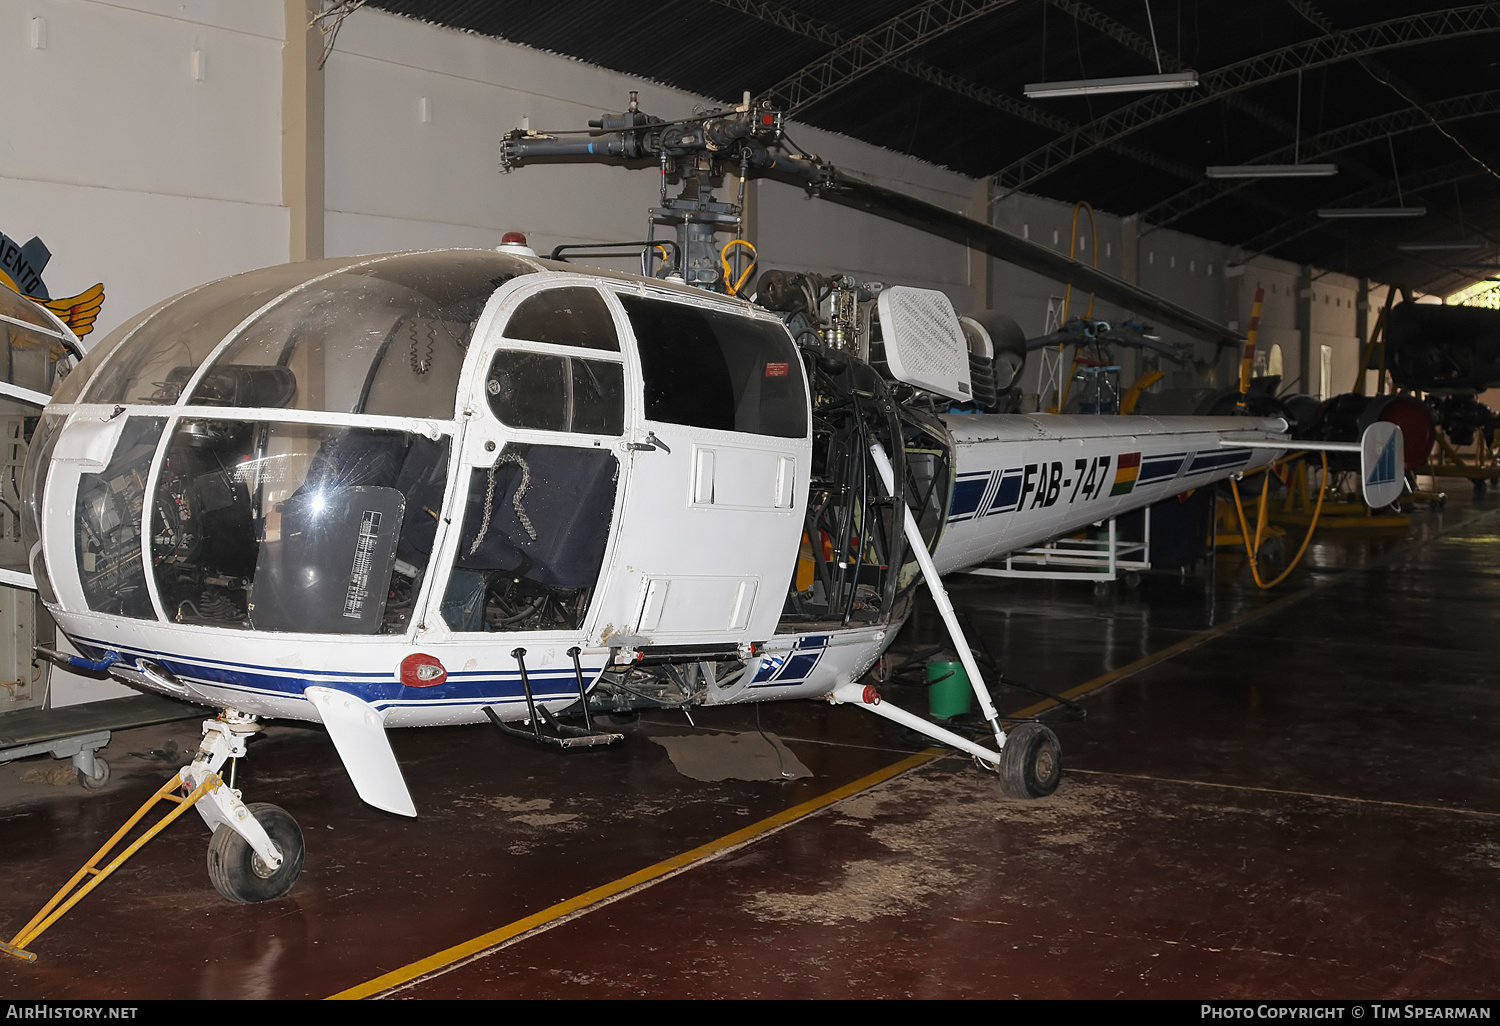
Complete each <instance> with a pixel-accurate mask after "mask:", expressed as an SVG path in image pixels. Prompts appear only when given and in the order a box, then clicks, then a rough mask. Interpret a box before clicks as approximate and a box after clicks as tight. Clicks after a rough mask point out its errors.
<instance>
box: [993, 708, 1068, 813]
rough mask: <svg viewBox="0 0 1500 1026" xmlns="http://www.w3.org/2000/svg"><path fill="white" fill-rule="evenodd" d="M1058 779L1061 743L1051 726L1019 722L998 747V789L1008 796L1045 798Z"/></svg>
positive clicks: (1060, 769)
mask: <svg viewBox="0 0 1500 1026" xmlns="http://www.w3.org/2000/svg"><path fill="white" fill-rule="evenodd" d="M1061 782H1062V746H1061V745H1059V744H1058V743H1057V735H1056V734H1054V733H1052V730H1051V728H1049V727H1045V726H1043V725H1042V724H1040V723H1022V724H1020V725H1019V726H1017V727H1016V728H1015V729H1014V730H1011V731H1010V732H1009V733H1007V734H1006V736H1005V747H1004V748H1002V749H1001V750H1000V790H1001V791H1002V792H1004V793H1005V795H1006V796H1007V797H1009V798H1045V797H1047V796H1048V795H1049V794H1051V793H1052V792H1053V791H1056V790H1057V785H1058V784H1059V783H1061Z"/></svg>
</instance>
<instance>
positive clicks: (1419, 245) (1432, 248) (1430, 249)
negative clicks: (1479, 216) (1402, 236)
mask: <svg viewBox="0 0 1500 1026" xmlns="http://www.w3.org/2000/svg"><path fill="white" fill-rule="evenodd" d="M1484 245H1486V243H1485V242H1484V240H1482V239H1454V240H1452V241H1451V242H1398V243H1397V244H1396V248H1397V249H1399V250H1402V251H1404V252H1407V253H1462V252H1464V251H1465V250H1470V249H1478V248H1479V247H1481V246H1484Z"/></svg>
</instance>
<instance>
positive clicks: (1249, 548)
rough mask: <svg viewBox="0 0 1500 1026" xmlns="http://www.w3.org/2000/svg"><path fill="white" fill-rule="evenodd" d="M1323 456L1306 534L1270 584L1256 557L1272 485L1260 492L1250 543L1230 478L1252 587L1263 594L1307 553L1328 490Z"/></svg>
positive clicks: (1236, 485) (1234, 483)
mask: <svg viewBox="0 0 1500 1026" xmlns="http://www.w3.org/2000/svg"><path fill="white" fill-rule="evenodd" d="M1301 455H1302V454H1301V453H1298V454H1297V455H1296V456H1293V457H1291V459H1299V458H1300V457H1301ZM1322 456H1323V487H1321V488H1319V489H1318V505H1317V506H1316V507H1315V508H1314V509H1313V515H1312V523H1310V524H1308V525H1307V534H1306V535H1305V536H1304V537H1303V539H1302V547H1301V548H1299V549H1298V550H1297V554H1296V555H1295V556H1293V557H1292V561H1291V562H1290V563H1288V564H1287V568H1286V569H1285V570H1283V571H1282V572H1281V573H1280V574H1279V575H1278V576H1277V577H1276V579H1275V580H1273V581H1271V582H1270V583H1269V584H1267V583H1265V582H1263V581H1262V580H1261V579H1260V562H1259V556H1260V543H1261V542H1262V541H1263V540H1264V539H1265V534H1266V497H1267V496H1268V495H1269V494H1270V492H1271V483H1270V482H1269V481H1267V482H1265V484H1264V485H1263V486H1262V487H1261V490H1260V504H1259V505H1260V509H1259V511H1258V512H1257V514H1256V517H1255V541H1254V542H1253V543H1252V542H1251V540H1250V529H1249V526H1248V525H1247V524H1246V523H1245V507H1244V505H1243V504H1242V503H1241V502H1240V485H1239V482H1238V481H1235V480H1233V479H1231V480H1230V482H1229V487H1230V489H1231V490H1232V491H1233V492H1234V508H1235V510H1237V511H1238V512H1239V515H1240V533H1241V534H1242V535H1244V538H1245V555H1247V556H1249V557H1250V574H1251V576H1252V577H1254V578H1255V586H1256V587H1258V588H1260V589H1261V590H1262V591H1268V590H1270V589H1271V588H1274V587H1276V585H1278V584H1280V583H1281V582H1282V581H1284V580H1286V578H1287V575H1288V574H1290V573H1291V572H1292V571H1293V570H1295V569H1297V564H1298V563H1300V562H1302V554H1303V553H1305V552H1306V551H1307V543H1308V542H1310V541H1312V536H1313V532H1314V531H1315V530H1317V528H1318V514H1319V513H1321V512H1322V511H1323V495H1324V493H1325V492H1327V491H1328V454H1327V453H1326V452H1325V453H1323V454H1322ZM1266 474H1267V476H1269V474H1270V469H1269V468H1267V470H1266Z"/></svg>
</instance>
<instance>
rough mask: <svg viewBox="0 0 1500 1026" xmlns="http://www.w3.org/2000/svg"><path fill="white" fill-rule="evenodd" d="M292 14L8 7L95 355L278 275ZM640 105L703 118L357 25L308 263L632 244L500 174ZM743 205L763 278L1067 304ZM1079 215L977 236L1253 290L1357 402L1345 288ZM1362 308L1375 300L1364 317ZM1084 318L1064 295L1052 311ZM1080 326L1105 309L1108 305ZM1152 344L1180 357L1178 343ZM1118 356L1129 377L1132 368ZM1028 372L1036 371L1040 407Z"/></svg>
mask: <svg viewBox="0 0 1500 1026" xmlns="http://www.w3.org/2000/svg"><path fill="white" fill-rule="evenodd" d="M285 17H286V16H285V6H284V3H283V0H234V2H232V3H229V2H225V0H108V2H104V0H0V88H4V90H5V94H6V95H7V97H9V98H10V99H11V100H12V104H11V109H12V111H13V112H14V114H13V117H14V121H13V122H12V125H11V127H10V131H9V132H8V137H7V145H5V146H4V147H0V231H3V232H5V233H6V234H7V235H9V236H10V237H11V238H13V239H15V240H17V241H20V242H24V241H26V240H27V239H29V238H31V237H32V236H33V235H39V236H41V237H42V239H43V240H44V241H45V242H46V244H47V245H48V246H49V247H50V248H51V250H52V252H53V258H52V261H51V263H50V264H49V265H48V267H47V271H46V280H47V281H48V283H49V285H50V286H51V287H52V289H53V290H54V291H55V292H57V293H59V294H71V292H73V291H81V290H82V289H84V288H86V287H87V286H88V285H91V284H92V283H93V282H95V281H99V280H103V281H104V282H105V286H106V289H107V291H108V296H109V298H108V301H107V302H106V304H105V308H104V312H103V314H102V316H101V318H100V321H99V325H98V331H99V332H100V334H98V335H96V336H95V337H96V338H97V337H102V334H103V333H105V332H107V331H108V330H109V329H110V328H112V327H113V326H115V325H116V324H118V323H120V322H121V321H123V320H124V319H126V318H127V317H129V316H130V315H131V314H133V313H134V312H136V311H137V310H139V309H141V308H143V307H145V306H148V305H150V304H152V303H154V302H157V301H158V300H160V299H162V298H165V297H166V296H169V295H171V294H173V293H175V292H177V291H180V290H182V289H184V288H188V287H190V286H192V285H195V284H197V283H199V282H201V281H204V280H208V279H211V278H214V277H218V276H221V275H224V274H231V273H235V272H237V271H242V270H247V269H249V268H252V267H258V266H263V265H265V264H270V263H277V262H280V261H283V260H285V259H287V257H288V254H289V251H290V237H291V232H292V227H291V220H290V216H289V213H288V208H287V206H286V205H285V203H284V199H283V195H282V142H283V124H282V81H283V80H282V50H283V46H284V42H285ZM631 89H636V90H639V91H640V94H641V103H642V106H643V108H644V109H646V110H648V111H650V112H652V113H654V114H658V115H660V116H664V117H672V116H676V115H681V114H686V113H689V112H690V111H691V110H692V109H693V108H694V106H696V105H698V104H701V103H703V102H704V100H703V98H701V97H695V96H692V95H690V94H687V93H683V92H681V91H677V90H672V89H668V88H665V87H663V86H659V85H654V84H652V83H649V82H644V81H641V80H637V79H631V78H629V77H627V76H624V75H620V74H616V73H614V72H609V71H605V70H602V69H599V68H595V67H591V66H589V65H586V64H583V63H581V62H579V61H575V60H570V59H568V58H565V57H559V56H555V55H551V54H546V53H543V52H540V51H536V50H530V49H527V48H525V47H521V46H516V45H513V44H510V43H506V42H502V41H498V40H493V39H487V38H483V37H479V36H474V35H470V34H467V33H462V32H456V31H452V30H447V29H441V28H436V27H433V26H429V25H424V24H421V23H419V22H415V21H411V20H409V19H404V18H398V17H395V16H393V15H389V14H386V13H384V12H381V11H376V10H371V9H368V8H367V9H364V10H361V11H359V12H357V13H356V14H355V15H353V16H352V17H350V18H349V19H347V20H346V21H345V23H344V25H343V28H342V31H341V33H340V35H339V37H338V45H337V47H336V49H335V50H334V52H333V54H332V56H331V58H330V59H329V61H328V65H327V70H326V72H325V73H324V101H323V102H324V111H325V117H326V122H325V123H326V127H325V130H324V135H323V138H324V150H325V169H326V170H325V194H324V207H325V215H324V217H325V233H324V251H325V253H327V254H328V255H347V254H358V253H373V252H382V251H386V250H392V249H411V248H420V247H429V246H449V245H459V246H490V245H494V244H496V243H497V242H498V239H499V235H500V233H502V232H504V231H506V230H510V229H518V230H521V231H524V232H526V233H527V235H528V237H529V238H530V239H531V240H532V242H533V244H534V245H535V246H536V248H537V249H538V250H540V251H546V250H548V249H550V248H551V247H552V246H553V245H556V244H558V243H565V242H591V241H608V240H611V239H616V240H617V239H630V238H639V237H640V236H641V234H642V233H643V231H644V228H645V211H646V208H647V207H648V206H649V205H651V204H652V203H654V202H655V200H656V197H657V181H656V176H654V175H652V174H649V173H642V172H632V171H626V170H624V169H620V168H609V167H602V166H589V165H581V166H557V165H553V166H536V167H531V168H524V169H521V170H518V171H516V172H514V173H512V174H509V175H502V174H500V173H499V172H498V167H497V153H498V142H499V139H500V137H501V136H502V135H503V134H504V133H505V132H506V131H508V130H509V129H511V128H513V127H515V126H516V125H517V124H519V123H520V122H521V120H522V118H529V119H530V123H531V124H532V125H533V126H535V127H539V128H550V127H559V128H570V127H575V126H582V125H583V124H585V123H586V122H587V120H588V119H589V118H591V117H596V116H598V114H599V113H600V112H601V111H602V110H604V109H620V108H622V107H623V105H624V103H625V102H626V98H627V95H628V93H629V91H630V90H631ZM790 129H791V131H792V134H793V138H794V139H795V140H796V142H797V143H798V145H800V146H802V147H805V148H807V149H809V150H811V151H813V152H816V153H818V154H819V155H821V156H822V157H824V158H825V159H828V160H830V161H832V162H834V163H836V164H838V165H839V166H841V167H843V168H846V169H848V170H851V171H854V172H856V173H858V174H860V175H862V176H864V177H866V178H869V179H870V180H872V181H874V182H876V183H877V184H881V185H885V186H889V187H893V188H899V189H904V190H908V191H911V192H913V193H915V194H917V195H919V196H921V197H923V198H925V199H928V200H931V201H933V202H936V203H939V204H941V205H943V206H947V207H949V208H951V209H955V210H960V211H963V212H964V213H967V214H969V215H971V216H978V217H981V218H982V217H984V216H985V211H984V209H983V208H984V206H986V205H987V204H986V200H985V198H984V196H983V193H982V191H980V190H977V189H976V183H975V182H974V181H973V180H971V179H969V178H966V177H965V176H962V175H959V174H955V173H953V172H950V171H946V170H944V169H941V168H938V167H934V166H932V165H929V164H925V163H923V162H921V161H918V160H915V159H913V158H910V157H906V156H903V155H901V154H898V153H895V152H893V151H889V150H884V149H881V148H878V147H874V146H869V145H867V144H864V143H860V142H857V141H854V140H851V139H848V138H845V137H840V136H836V135H833V134H831V133H826V132H820V131H818V130H816V129H812V128H808V127H805V126H799V125H795V124H794V125H791V126H790ZM753 189H754V197H753V204H752V206H753V210H754V217H753V225H752V235H753V237H754V239H755V241H756V242H757V244H758V245H759V246H760V248H761V251H762V253H763V255H764V257H763V259H764V263H763V266H766V267H772V266H775V267H787V268H792V269H816V270H822V271H837V272H842V273H848V274H852V275H854V276H856V277H858V278H861V279H864V280H877V281H885V282H888V283H901V284H911V285H918V286H925V287H929V288H939V289H942V290H943V291H945V292H946V293H948V295H949V296H950V297H951V298H952V299H953V301H954V304H955V306H956V307H957V308H958V309H959V310H960V311H961V312H966V311H969V310H972V309H975V308H976V307H981V306H985V305H988V306H990V307H993V308H996V309H1000V310H1004V311H1006V312H1008V313H1010V314H1011V315H1012V316H1014V317H1016V318H1017V320H1019V321H1020V323H1021V325H1022V327H1023V329H1025V331H1026V332H1027V334H1028V335H1036V334H1041V333H1042V332H1043V331H1044V330H1046V328H1047V327H1048V322H1047V317H1048V309H1049V303H1051V304H1052V307H1053V310H1054V316H1055V314H1056V312H1058V310H1059V309H1060V307H1061V299H1062V296H1063V293H1064V290H1063V289H1062V288H1061V287H1059V286H1057V285H1056V284H1054V283H1052V282H1050V281H1048V280H1046V279H1043V278H1041V277H1040V276H1038V275H1035V274H1032V273H1031V272H1028V271H1024V270H1021V269H1019V268H1016V267H1013V266H1010V265H1006V264H1001V263H999V262H997V261H984V260H977V261H971V260H970V258H969V255H968V254H967V253H966V252H965V251H964V250H963V249H962V248H961V247H959V246H956V245H954V244H952V243H948V242H945V241H942V240H939V239H936V238H934V237H932V236H928V235H926V234H924V233H922V232H918V231H916V230H914V229H910V228H906V227H903V226H900V225H896V224H893V223H891V222H887V221H884V220H881V219H878V218H875V217H872V216H869V215H866V214H862V213H859V212H857V211H853V210H850V209H847V208H844V207H840V206H838V205H836V204H832V203H826V202H823V201H820V200H814V199H808V198H807V197H806V195H805V193H804V192H803V190H800V189H797V188H794V187H790V186H785V185H781V184H779V183H773V182H761V183H757V184H756V185H755V186H754V187H753ZM1073 213H1074V211H1073V207H1072V205H1071V204H1062V203H1056V202H1054V201H1050V200H1044V199H1040V198H1036V197H1030V196H1014V197H1010V198H1008V199H1006V200H1005V201H1004V202H1001V203H999V204H996V205H995V208H994V210H993V211H992V212H991V219H992V221H993V223H995V224H997V225H999V226H1001V227H1004V228H1007V229H1008V230H1011V231H1014V232H1016V233H1017V234H1021V235H1024V236H1026V237H1028V238H1030V239H1032V240H1033V241H1036V242H1038V243H1040V244H1043V245H1047V246H1051V247H1054V248H1056V249H1057V250H1058V251H1060V252H1068V250H1069V241H1070V239H1072V240H1073V246H1074V253H1075V255H1076V256H1077V257H1078V258H1079V259H1083V260H1090V261H1092V260H1093V258H1094V254H1093V253H1092V252H1091V248H1093V247H1097V248H1098V249H1099V250H1100V252H1099V254H1098V261H1099V265H1100V266H1101V267H1102V268H1104V269H1106V270H1108V271H1109V272H1110V273H1112V274H1115V275H1117V276H1119V277H1121V278H1123V279H1125V280H1127V281H1134V282H1137V283H1139V284H1140V285H1142V286H1144V287H1146V288H1149V289H1153V290H1155V291H1158V292H1160V293H1162V294H1163V295H1166V296H1168V297H1169V298H1172V299H1174V300H1176V301H1177V302H1179V303H1182V304H1183V305H1185V306H1188V307H1190V308H1192V309H1195V310H1198V311H1199V312H1201V313H1203V314H1206V315H1208V316H1212V317H1218V318H1221V319H1223V320H1226V321H1228V322H1230V323H1232V324H1235V325H1236V326H1238V327H1241V328H1242V329H1243V327H1244V326H1246V325H1248V322H1249V306H1250V302H1251V296H1252V295H1253V291H1254V289H1253V285H1252V282H1253V281H1256V280H1263V281H1264V283H1265V284H1266V285H1267V287H1268V294H1267V301H1266V312H1265V315H1264V319H1263V320H1264V326H1263V332H1262V340H1263V342H1264V344H1265V345H1266V347H1267V348H1268V347H1269V345H1270V344H1271V343H1273V342H1274V343H1277V344H1280V345H1281V347H1282V350H1283V361H1284V365H1285V376H1286V379H1287V380H1288V382H1290V381H1291V379H1292V378H1294V377H1297V376H1299V372H1300V370H1301V369H1302V368H1303V366H1304V364H1303V361H1304V359H1306V361H1307V363H1306V366H1307V368H1308V369H1309V370H1310V371H1311V372H1312V375H1313V376H1312V377H1310V378H1309V379H1308V381H1309V384H1308V385H1307V386H1306V388H1307V390H1308V391H1313V392H1316V391H1317V390H1318V388H1319V385H1320V383H1321V382H1320V379H1319V377H1318V375H1319V374H1320V373H1321V369H1322V360H1321V346H1323V345H1330V346H1331V348H1332V350H1333V356H1332V365H1331V369H1330V378H1331V381H1332V384H1333V386H1334V388H1333V390H1334V391H1339V390H1343V389H1345V388H1347V387H1348V384H1349V383H1350V382H1352V380H1353V377H1354V374H1355V372H1356V371H1355V368H1356V365H1357V349H1356V346H1355V342H1354V333H1355V327H1356V322H1357V318H1356V309H1355V307H1356V303H1357V297H1356V296H1355V291H1356V283H1353V282H1351V281H1350V280H1348V279H1340V278H1337V277H1336V276H1321V277H1316V278H1314V277H1313V276H1310V275H1309V274H1308V273H1307V272H1306V271H1305V270H1304V269H1301V268H1297V267H1295V266H1293V265H1289V264H1282V263H1280V262H1278V261H1270V260H1266V259H1264V258H1256V259H1254V260H1252V261H1250V263H1249V264H1248V266H1247V267H1246V270H1245V271H1244V272H1242V273H1240V274H1239V275H1238V276H1237V277H1236V276H1226V274H1225V271H1226V267H1229V266H1230V265H1231V264H1232V262H1233V259H1234V258H1235V254H1232V253H1231V252H1230V251H1229V250H1227V249H1226V248H1225V247H1223V246H1220V245H1218V244H1215V243H1211V242H1207V241H1205V240H1201V239H1195V238H1193V237H1191V236H1185V235H1181V234H1178V233H1175V232H1171V231H1157V232H1152V233H1150V234H1147V235H1145V236H1141V235H1140V232H1139V225H1138V224H1137V223H1136V222H1135V221H1132V220H1130V219H1122V218H1120V217H1117V216H1115V215H1112V214H1109V213H1106V212H1098V213H1097V214H1096V216H1095V223H1096V225H1097V237H1096V235H1095V231H1094V230H1091V229H1090V227H1089V224H1088V219H1087V217H1086V216H1080V217H1079V219H1078V225H1077V228H1076V230H1075V228H1074V226H1073V224H1072V221H1073ZM616 266H625V264H624V263H617V264H616ZM1304 292H1306V293H1308V295H1306V296H1302V295H1301V294H1302V293H1304ZM1299 298H1300V299H1302V300H1304V302H1303V305H1302V307H1301V312H1300V313H1299V310H1298V306H1297V301H1298V300H1299ZM1379 298H1381V297H1379V296H1372V297H1370V303H1371V305H1372V306H1373V307H1375V308H1376V309H1378V302H1379ZM1308 300H1310V302H1308ZM1086 305H1087V297H1086V296H1081V295H1078V294H1076V293H1075V295H1074V296H1073V297H1072V301H1071V303H1070V307H1071V309H1070V311H1069V312H1071V313H1074V314H1076V313H1081V312H1083V310H1084V309H1085V308H1086ZM1094 313H1095V315H1096V316H1098V317H1102V318H1104V319H1118V318H1119V317H1120V315H1121V312H1120V311H1118V310H1115V309H1113V308H1111V307H1110V306H1109V305H1107V304H1102V303H1100V304H1096V306H1095V310H1094ZM1372 316H1373V315H1372ZM1299 318H1300V319H1299ZM1304 322H1307V323H1304ZM1304 333H1306V337H1307V338H1308V339H1309V341H1310V343H1311V345H1310V346H1309V347H1308V348H1309V352H1308V353H1307V354H1304V353H1303V352H1302V347H1301V340H1302V338H1303V337H1304ZM1162 335H1163V337H1165V338H1167V339H1168V340H1171V341H1186V340H1185V339H1183V338H1182V336H1180V335H1178V334H1176V333H1174V332H1172V331H1171V330H1170V329H1162ZM1120 355H1122V357H1123V359H1122V364H1123V370H1122V379H1123V380H1124V381H1125V382H1127V383H1128V382H1129V381H1130V380H1132V379H1133V377H1134V376H1135V374H1136V373H1137V372H1138V370H1139V366H1138V364H1139V361H1138V360H1137V358H1136V356H1135V354H1131V353H1125V354H1120ZM1196 356H1197V359H1198V361H1199V363H1200V365H1201V366H1200V369H1199V372H1198V374H1199V376H1200V377H1201V376H1203V375H1204V374H1206V372H1207V368H1208V367H1209V366H1212V368H1213V372H1214V375H1215V378H1216V380H1218V381H1219V383H1224V382H1226V381H1227V380H1229V378H1231V377H1232V375H1233V367H1234V357H1233V355H1232V354H1229V353H1220V354H1218V356H1217V358H1215V354H1214V351H1213V349H1212V347H1209V346H1205V345H1202V344H1199V345H1198V346H1197V350H1196ZM1038 363H1039V361H1037V360H1033V361H1032V367H1031V370H1030V371H1029V372H1028V379H1029V380H1028V386H1027V387H1028V389H1031V390H1035V388H1036V384H1035V377H1034V376H1035V374H1036V368H1037V364H1038ZM1165 369H1168V370H1170V369H1171V368H1170V366H1168V367H1167V368H1165ZM1185 377H1192V375H1191V374H1188V375H1181V376H1178V377H1174V378H1173V379H1169V383H1185V382H1184V381H1182V380H1181V378H1185Z"/></svg>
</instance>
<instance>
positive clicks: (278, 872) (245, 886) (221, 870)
mask: <svg viewBox="0 0 1500 1026" xmlns="http://www.w3.org/2000/svg"><path fill="white" fill-rule="evenodd" d="M245 807H246V808H247V809H249V810H250V812H251V814H252V815H254V816H255V818H256V819H257V820H259V822H260V825H261V826H262V827H264V828H265V831H266V833H267V834H268V835H270V838H271V841H272V843H274V844H275V845H276V847H278V848H280V849H281V866H280V867H279V868H277V869H274V870H273V869H271V868H270V867H269V866H268V865H267V864H266V863H265V861H264V860H263V859H261V857H260V856H259V855H257V854H256V853H255V849H254V848H252V847H250V842H249V841H247V840H245V839H244V838H243V837H241V836H240V835H239V834H237V833H235V831H234V828H233V827H229V826H220V827H219V828H218V829H217V830H215V831H214V836H213V839H212V840H210V841H209V842H208V879H209V880H210V881H212V883H213V885H214V890H216V891H218V892H219V893H220V894H222V895H223V896H224V897H226V898H228V899H229V900H230V901H239V902H255V901H270V900H271V899H273V898H279V897H281V896H282V895H284V894H286V893H287V892H288V891H290V890H291V889H292V886H293V885H294V884H295V883H296V882H297V877H299V876H301V875H302V859H303V856H304V854H305V852H304V849H303V845H302V828H301V827H299V826H298V825H297V821H296V820H295V819H293V818H292V816H291V814H290V813H288V812H287V811H286V810H285V809H282V808H280V807H279V806H275V805H268V804H267V803H265V802H256V803H254V804H252V805H247V806H245Z"/></svg>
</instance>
